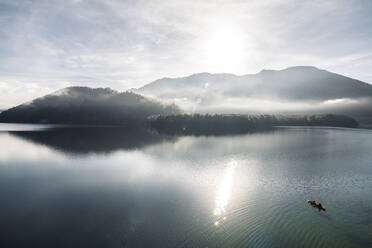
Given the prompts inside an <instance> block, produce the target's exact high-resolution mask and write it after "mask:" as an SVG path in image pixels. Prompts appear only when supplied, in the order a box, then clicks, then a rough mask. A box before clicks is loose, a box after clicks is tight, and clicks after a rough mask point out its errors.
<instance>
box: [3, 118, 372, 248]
mask: <svg viewBox="0 0 372 248" xmlns="http://www.w3.org/2000/svg"><path fill="white" fill-rule="evenodd" d="M371 151H372V131H369V130H359V129H332V128H279V129H276V130H275V131H271V132H266V133H257V134H247V135H236V136H220V137H190V136H189V137H172V136H162V135H158V134H156V133H152V132H147V131H131V130H123V129H121V128H115V127H112V128H98V127H84V128H83V127H81V128H77V127H58V126H45V125H14V124H0V204H1V208H0V247H372V152H371ZM307 199H314V200H318V201H320V202H322V203H324V205H325V206H326V208H327V211H326V212H318V211H317V210H316V209H313V208H311V207H309V206H308V205H307V203H306V200H307Z"/></svg>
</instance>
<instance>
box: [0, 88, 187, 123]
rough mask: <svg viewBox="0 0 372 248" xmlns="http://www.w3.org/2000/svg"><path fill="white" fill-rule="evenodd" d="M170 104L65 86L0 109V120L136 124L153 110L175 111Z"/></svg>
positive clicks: (123, 94) (172, 112)
mask: <svg viewBox="0 0 372 248" xmlns="http://www.w3.org/2000/svg"><path fill="white" fill-rule="evenodd" d="M180 112H181V110H180V109H179V108H178V107H177V106H176V105H174V104H163V103H161V102H160V101H157V100H153V99H150V98H146V97H143V96H141V95H138V94H135V93H132V92H123V93H120V92H117V91H115V90H112V89H110V88H96V89H93V88H88V87H68V88H64V89H61V90H58V91H56V92H54V93H52V94H50V95H46V96H44V97H40V98H36V99H35V100H33V101H31V102H28V103H24V104H21V105H19V106H16V107H14V108H11V109H8V110H5V111H3V112H2V113H0V122H15V123H57V124H97V125H98V124H99V125H102V124H103V125H133V124H134V125H136V124H137V123H139V122H143V121H144V120H145V119H146V118H147V117H148V116H150V115H154V114H163V115H167V114H176V113H180Z"/></svg>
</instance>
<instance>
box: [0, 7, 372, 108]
mask: <svg viewBox="0 0 372 248" xmlns="http://www.w3.org/2000/svg"><path fill="white" fill-rule="evenodd" d="M371 13H372V1H369V0H327V1H324V0H322V1H317V0H314V1H295V0H270V1H269V0H230V1H227V0H225V1H223V0H213V1H212V0H205V1H201V0H199V1H193V0H173V1H172V0H151V1H150V0H148V1H144V0H101V1H99V0H63V1H58V0H35V1H33V0H27V1H26V0H25V1H24V0H0V27H1V28H0V109H4V108H8V107H12V106H14V105H17V104H20V103H23V102H25V101H29V100H31V99H33V98H35V97H39V96H42V95H45V94H48V93H51V92H52V91H55V90H58V89H60V88H63V87H67V86H75V85H81V86H90V87H111V88H113V89H116V90H120V91H123V90H127V89H130V88H133V87H135V88H137V87H140V86H143V85H145V84H147V83H149V82H151V81H153V80H156V79H158V78H162V77H180V76H186V75H190V74H193V73H198V72H211V73H234V74H238V75H243V74H251V73H257V72H259V71H261V70H262V69H284V68H287V67H290V66H296V65H311V66H316V67H318V68H321V69H326V70H329V71H332V72H336V73H340V74H343V75H345V76H349V77H353V78H356V79H359V80H362V81H365V82H367V83H372V14H371Z"/></svg>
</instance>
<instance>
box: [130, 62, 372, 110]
mask: <svg viewBox="0 0 372 248" xmlns="http://www.w3.org/2000/svg"><path fill="white" fill-rule="evenodd" d="M134 92H136V93H139V94H143V95H145V96H151V97H155V98H158V99H162V100H166V101H170V102H174V103H176V104H178V105H179V106H181V107H183V108H185V109H186V110H187V111H192V112H200V113H292V114H297V113H338V114H348V115H353V116H355V117H363V116H372V107H371V106H372V105H371V103H372V85H370V84H367V83H364V82H362V81H359V80H355V79H352V78H349V77H345V76H342V75H339V74H336V73H331V72H328V71H326V70H321V69H318V68H315V67H311V66H296V67H290V68H287V69H284V70H262V71H261V72H259V73H257V74H248V75H242V76H237V75H234V74H210V73H199V74H193V75H191V76H187V77H181V78H162V79H159V80H156V81H154V82H152V83H149V84H147V85H145V86H143V87H141V88H139V89H137V90H134Z"/></svg>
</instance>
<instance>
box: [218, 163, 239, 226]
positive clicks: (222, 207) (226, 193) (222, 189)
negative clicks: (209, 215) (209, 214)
mask: <svg viewBox="0 0 372 248" xmlns="http://www.w3.org/2000/svg"><path fill="white" fill-rule="evenodd" d="M235 168H236V161H234V160H233V161H231V162H230V163H229V164H228V165H227V167H226V169H225V173H224V176H223V178H222V181H221V183H220V184H219V186H218V190H217V195H216V206H215V208H214V210H213V215H215V216H216V217H217V218H218V220H217V221H215V223H214V224H215V225H216V226H218V225H219V224H220V222H221V221H223V220H226V216H225V215H226V207H227V205H228V203H229V201H230V197H231V191H232V186H233V176H234V172H235Z"/></svg>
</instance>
